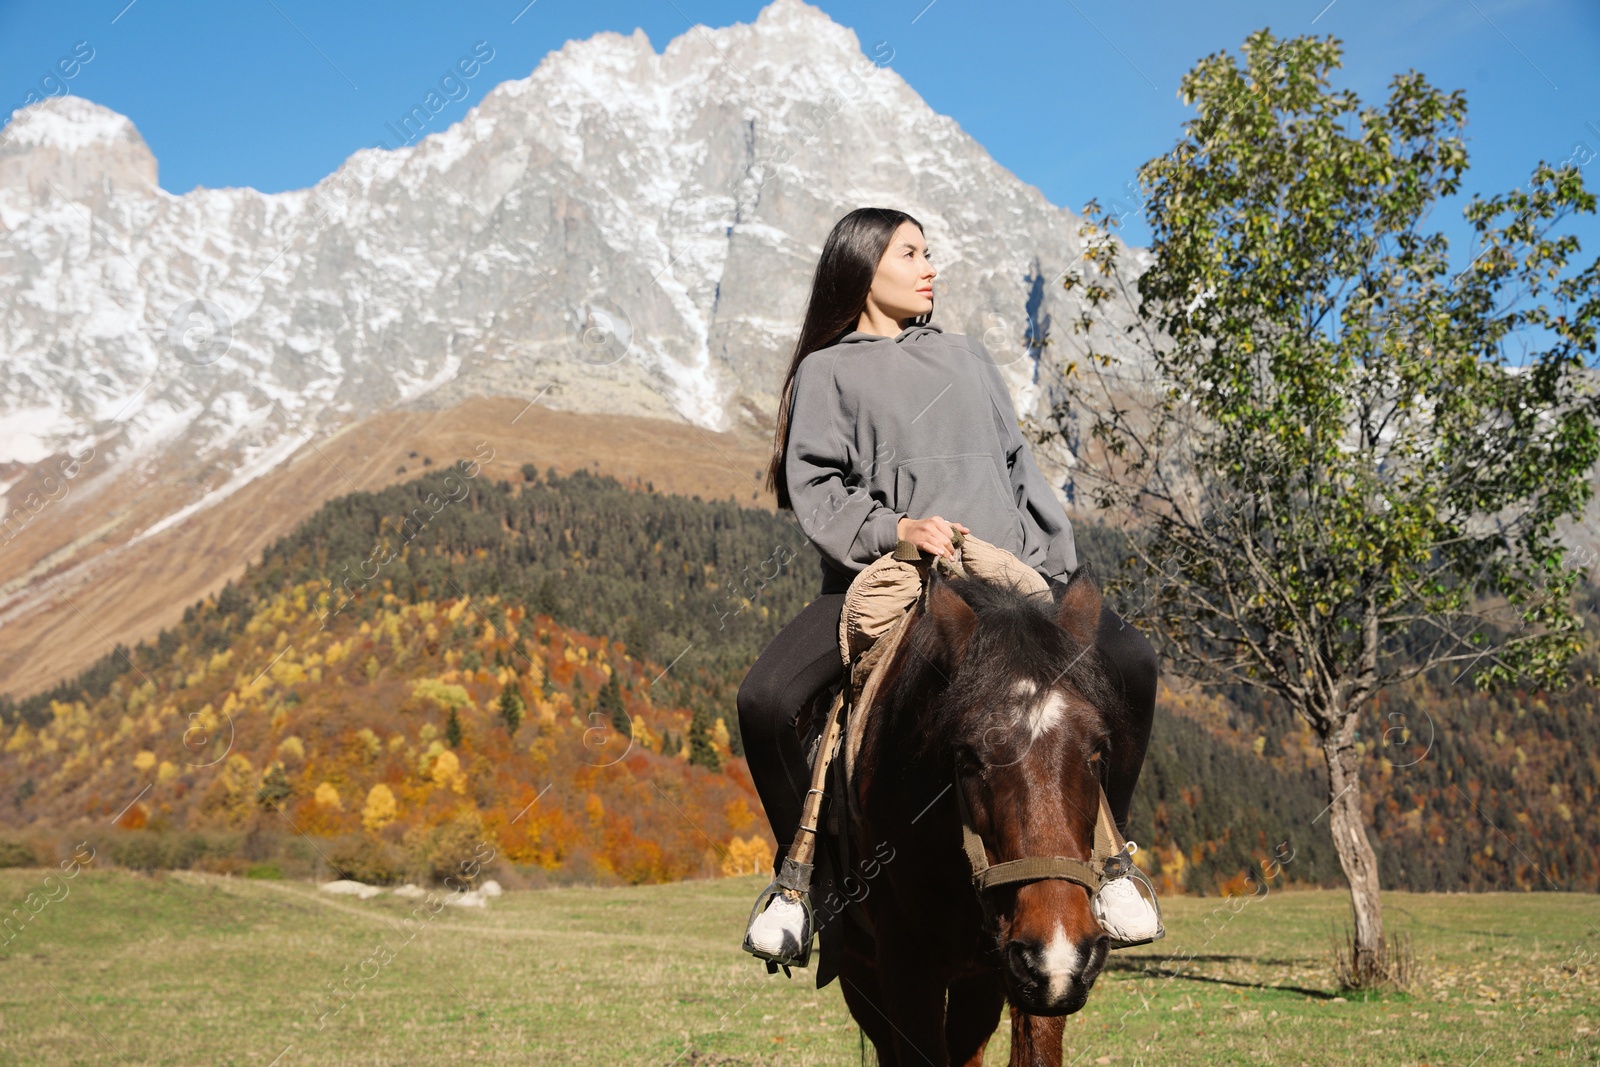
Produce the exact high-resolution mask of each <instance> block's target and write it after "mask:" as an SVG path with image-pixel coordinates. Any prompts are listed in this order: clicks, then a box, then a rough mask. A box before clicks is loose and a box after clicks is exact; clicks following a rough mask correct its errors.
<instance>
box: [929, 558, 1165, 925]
mask: <svg viewBox="0 0 1600 1067" xmlns="http://www.w3.org/2000/svg"><path fill="white" fill-rule="evenodd" d="M952 540H953V541H954V542H955V544H956V547H957V548H959V547H960V545H961V532H960V531H959V530H957V531H956V534H955V537H954V538H953V539H952ZM934 565H935V566H938V567H942V568H944V570H945V571H946V572H947V573H949V574H951V575H952V576H954V577H962V578H964V577H966V569H965V568H964V567H963V566H962V565H961V562H960V560H959V559H954V560H952V559H946V558H945V557H943V556H939V557H936V558H935V560H934ZM917 599H918V603H919V606H920V607H922V609H923V610H924V611H925V610H926V608H927V600H928V583H926V582H924V583H923V586H922V590H921V593H920V595H919V596H918V598H917ZM955 770H956V773H955V778H954V782H955V791H956V805H957V807H958V808H959V809H960V811H961V847H962V850H963V851H965V852H966V854H967V865H968V866H969V867H971V868H972V887H973V890H974V891H975V892H976V893H977V895H978V904H979V905H980V906H981V907H982V909H983V923H984V928H985V929H986V930H988V931H993V930H994V929H995V928H996V925H997V923H996V915H995V911H994V904H993V899H992V898H991V897H990V895H989V891H990V890H992V889H999V888H1001V887H1002V886H1008V885H1025V884H1029V883H1032V882H1040V881H1044V880H1046V879H1050V878H1060V879H1062V880H1064V881H1068V882H1073V883H1076V884H1077V885H1081V886H1082V887H1083V888H1084V889H1085V890H1087V891H1088V893H1089V895H1090V896H1091V897H1093V896H1094V895H1095V893H1097V892H1099V891H1100V887H1101V886H1103V885H1105V884H1106V883H1107V882H1110V881H1113V880H1115V879H1117V878H1121V877H1122V876H1124V875H1126V874H1127V873H1128V872H1129V871H1130V870H1132V869H1133V861H1132V859H1130V856H1131V854H1132V852H1133V850H1134V849H1136V848H1137V847H1138V846H1137V845H1133V846H1130V845H1129V843H1128V842H1126V841H1124V840H1123V837H1122V834H1121V833H1119V832H1118V831H1117V823H1116V820H1115V819H1114V818H1113V817H1112V815H1111V805H1110V804H1109V803H1107V802H1106V793H1105V788H1104V787H1103V786H1101V785H1100V783H1099V782H1098V781H1097V782H1096V783H1095V792H1096V794H1097V795H1098V797H1099V806H1098V809H1097V810H1096V812H1095V820H1094V844H1093V845H1092V846H1091V848H1090V851H1089V858H1088V859H1086V860H1084V859H1079V858H1077V857H1075V856H1026V857H1023V858H1022V859H1015V860H1006V861H1004V862H1003V863H995V864H990V862H989V857H988V854H987V852H985V850H984V847H983V838H982V837H980V836H979V835H978V831H977V830H976V829H975V828H974V827H973V825H972V812H971V810H970V809H969V808H968V807H967V797H966V793H965V791H964V790H963V789H962V788H961V775H960V770H959V768H956V769H955Z"/></svg>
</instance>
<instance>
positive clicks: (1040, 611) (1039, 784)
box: [910, 567, 1120, 1015]
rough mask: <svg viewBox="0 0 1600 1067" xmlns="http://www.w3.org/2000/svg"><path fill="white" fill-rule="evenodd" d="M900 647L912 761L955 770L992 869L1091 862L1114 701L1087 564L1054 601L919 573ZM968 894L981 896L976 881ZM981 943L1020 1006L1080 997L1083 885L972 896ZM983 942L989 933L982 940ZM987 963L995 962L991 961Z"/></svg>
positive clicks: (1039, 884) (1038, 1010) (1048, 1006)
mask: <svg viewBox="0 0 1600 1067" xmlns="http://www.w3.org/2000/svg"><path fill="white" fill-rule="evenodd" d="M929 580H930V583H931V584H930V585H929V588H928V590H927V594H928V595H927V599H926V601H925V604H926V607H925V611H926V617H925V618H923V619H921V620H918V621H919V625H917V626H916V627H915V628H914V629H913V630H912V633H911V638H910V640H911V644H912V647H913V650H914V652H915V653H916V654H917V656H916V657H914V658H920V661H921V663H922V664H923V665H924V668H925V673H926V674H927V676H928V677H930V678H933V679H936V681H934V683H933V684H932V685H930V686H928V687H926V688H925V689H924V694H925V697H926V701H927V702H926V703H925V704H924V705H923V706H922V707H921V708H920V709H919V711H920V715H919V716H918V717H919V718H920V722H919V723H918V728H917V731H916V734H915V742H914V746H913V752H912V754H911V757H912V762H914V763H915V764H917V765H919V766H922V767H925V768H926V769H927V770H928V771H930V772H931V771H934V770H935V769H937V771H938V773H939V774H940V777H944V778H948V777H949V776H951V775H952V774H953V775H954V778H955V783H954V787H955V788H956V789H959V790H961V798H960V799H962V800H964V801H965V804H966V807H967V810H968V812H969V813H970V818H971V822H972V826H973V828H974V829H975V830H976V832H977V834H978V836H979V837H980V838H981V839H982V844H983V849H984V851H985V853H986V855H987V858H988V861H989V863H990V864H991V865H993V864H1000V863H1003V862H1006V861H1010V860H1018V859H1023V858H1026V857H1049V856H1064V857H1072V858H1075V859H1080V860H1085V861H1087V860H1089V859H1090V857H1091V850H1092V847H1093V844H1094V840H1095V838H1094V833H1095V820H1096V816H1097V814H1098V813H1099V804H1100V787H1101V783H1102V781H1103V774H1104V767H1105V761H1106V757H1107V754H1108V752H1109V750H1110V747H1111V745H1112V744H1114V743H1115V741H1114V738H1113V737H1112V731H1111V730H1110V729H1109V728H1108V722H1110V721H1115V715H1114V714H1113V713H1112V710H1113V702H1114V701H1116V700H1118V699H1120V698H1119V697H1118V696H1117V692H1118V690H1117V689H1116V687H1115V685H1114V684H1113V683H1112V681H1111V679H1112V678H1114V677H1115V675H1114V672H1113V669H1112V667H1111V666H1110V664H1109V663H1108V662H1107V660H1106V659H1105V657H1104V654H1103V653H1102V652H1101V651H1100V650H1099V649H1098V648H1097V647H1096V646H1095V640H1094V639H1095V631H1096V628H1097V627H1098V625H1099V621H1100V612H1101V597H1100V590H1099V588H1098V586H1097V585H1096V583H1095V581H1094V579H1093V577H1092V576H1091V575H1090V574H1089V573H1088V570H1087V568H1086V567H1079V568H1078V570H1077V571H1075V572H1074V573H1073V575H1072V577H1071V580H1070V581H1069V582H1068V583H1067V586H1066V589H1065V591H1064V592H1063V593H1062V595H1061V598H1060V601H1059V604H1053V603H1052V602H1051V600H1050V598H1048V597H1047V596H1044V595H1041V594H1027V593H1023V592H1022V591H1020V590H1018V589H1015V588H1013V587H1011V586H1007V585H999V584H989V583H986V582H983V581H980V580H978V579H976V578H951V579H946V578H944V577H943V576H941V575H939V574H938V571H937V568H935V571H934V573H933V574H932V575H930V578H929ZM973 891H974V892H979V891H978V890H976V888H975V887H974V890H973ZM980 896H984V897H986V898H987V899H985V900H983V901H982V903H983V905H984V907H983V912H984V915H985V920H986V923H987V924H989V925H988V926H987V928H986V929H985V931H984V933H985V944H986V951H990V952H992V953H993V954H994V955H998V957H999V958H998V963H999V966H1000V969H1001V971H1002V973H1003V975H1004V980H1005V985H1006V990H1007V993H1008V995H1009V998H1010V1000H1011V1002H1012V1003H1013V1004H1014V1005H1016V1007H1017V1008H1019V1009H1020V1010H1022V1011H1024V1012H1026V1013H1027V1014H1030V1015H1067V1014H1071V1013H1072V1012H1075V1011H1077V1010H1079V1009H1080V1008H1082V1007H1083V1005H1084V1002H1085V1000H1086V999H1087V998H1088V995H1089V990H1090V989H1091V987H1092V986H1093V985H1094V981H1095V978H1096V977H1097V976H1098V975H1099V973H1100V969H1101V967H1102V966H1103V965H1104V963H1105V958H1106V951H1107V941H1106V936H1105V934H1104V932H1103V931H1102V930H1101V929H1100V926H1099V924H1098V923H1097V922H1096V921H1095V918H1094V916H1093V914H1092V913H1091V911H1090V905H1089V891H1088V890H1087V889H1086V888H1085V886H1084V885H1081V884H1078V883H1077V882H1073V881H1069V880H1065V879H1064V878H1063V877H1058V876H1049V877H1039V878H1038V879H1037V880H1030V881H1026V882H1024V883H1022V884H1007V885H995V886H990V887H989V888H988V889H987V890H985V891H982V892H980ZM989 938H992V941H991V940H989ZM991 962H994V961H993V959H992V957H991Z"/></svg>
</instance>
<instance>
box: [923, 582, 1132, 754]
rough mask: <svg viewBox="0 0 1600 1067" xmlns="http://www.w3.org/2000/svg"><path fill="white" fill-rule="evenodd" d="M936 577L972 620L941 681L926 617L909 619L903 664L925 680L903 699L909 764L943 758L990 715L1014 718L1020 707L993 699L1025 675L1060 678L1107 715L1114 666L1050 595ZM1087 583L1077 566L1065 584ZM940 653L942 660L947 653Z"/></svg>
mask: <svg viewBox="0 0 1600 1067" xmlns="http://www.w3.org/2000/svg"><path fill="white" fill-rule="evenodd" d="M940 580H942V581H943V582H944V584H945V585H946V586H947V587H948V589H949V590H950V591H951V592H952V593H955V594H956V595H957V596H959V597H960V598H961V599H962V600H963V601H965V602H966V604H967V606H968V607H969V608H971V609H972V611H973V613H974V614H976V615H977V617H978V621H977V625H976V626H975V627H974V628H973V630H972V635H971V637H970V638H969V639H968V641H967V646H966V651H965V652H964V653H963V654H962V656H961V662H960V664H959V665H957V668H956V670H955V673H954V676H953V677H950V678H949V679H948V684H945V679H943V678H941V677H940V673H946V674H948V671H945V670H943V669H942V668H939V667H937V666H935V665H934V663H933V662H932V658H933V657H930V656H929V652H930V650H931V649H930V646H931V645H932V644H933V643H934V641H935V640H936V638H934V637H933V627H932V626H924V625H922V624H923V623H924V622H925V621H926V620H925V619H916V620H913V622H914V623H916V624H917V625H916V626H915V628H914V629H913V631H912V633H911V635H910V637H911V641H910V642H909V643H910V644H911V645H912V648H911V651H910V652H909V655H910V657H911V658H912V660H913V661H914V662H908V663H907V664H906V666H907V667H909V668H911V669H912V671H913V672H915V673H917V674H920V675H922V676H923V679H924V684H923V685H919V686H916V687H915V688H917V689H918V690H920V692H919V693H918V694H916V695H910V694H908V697H909V699H910V700H912V701H915V702H916V706H915V707H914V708H913V710H912V712H911V714H910V715H909V716H908V719H909V721H910V722H911V723H913V724H914V728H913V729H912V730H911V733H912V735H913V736H912V744H911V747H910V751H909V752H908V755H910V756H911V758H912V761H913V762H915V763H919V764H921V763H926V762H942V761H943V760H944V759H947V758H948V754H949V753H950V752H952V751H953V749H954V746H955V744H956V742H958V741H959V740H960V739H962V738H963V737H969V736H971V734H972V733H973V731H974V730H975V729H976V728H977V726H978V725H979V723H980V722H982V721H984V720H989V719H990V717H991V716H993V715H994V714H995V713H996V712H997V711H1002V710H1012V711H1014V712H1015V713H1017V714H1019V715H1020V714H1021V712H1022V709H1021V708H1020V707H1018V708H1015V709H1005V708H1002V707H998V706H996V704H995V701H994V697H995V694H996V693H1005V692H1009V691H1010V689H1011V686H1012V684H1013V683H1014V682H1016V681H1018V680H1020V679H1024V678H1026V679H1032V680H1033V681H1036V682H1038V683H1040V684H1052V683H1053V684H1057V685H1059V684H1061V682H1062V681H1063V680H1065V682H1066V683H1067V684H1068V685H1069V686H1070V687H1071V688H1072V689H1074V690H1076V691H1077V692H1078V693H1079V694H1080V695H1082V696H1083V698H1084V699H1085V700H1087V701H1088V702H1089V704H1090V705H1091V706H1092V707H1094V708H1095V709H1097V710H1098V711H1099V712H1100V713H1101V715H1102V716H1110V715H1114V709H1115V708H1116V707H1117V705H1118V702H1120V700H1121V699H1122V698H1121V693H1120V689H1119V687H1118V686H1117V684H1116V683H1115V681H1114V679H1115V677H1116V674H1115V669H1114V667H1113V665H1112V664H1111V662H1110V660H1109V659H1108V658H1107V656H1106V654H1105V653H1104V652H1103V651H1102V650H1101V649H1100V648H1099V647H1098V646H1097V645H1094V644H1093V643H1090V644H1088V645H1087V646H1085V645H1084V644H1082V643H1080V642H1079V641H1078V640H1077V639H1076V638H1074V637H1073V636H1072V635H1071V634H1070V633H1068V632H1067V630H1066V629H1065V628H1063V627H1062V626H1061V624H1060V623H1059V622H1058V621H1057V615H1058V605H1057V604H1056V602H1054V601H1053V600H1052V598H1051V597H1049V596H1044V595H1038V594H1030V593H1026V592H1024V591H1022V590H1021V589H1019V588H1017V587H1016V586H1013V585H1009V584H1003V583H990V582H986V581H983V580H982V579H980V578H976V577H966V578H949V579H940ZM1091 580H1092V578H1091V577H1090V576H1089V575H1088V574H1087V571H1086V568H1084V567H1079V568H1078V569H1077V570H1075V571H1074V572H1073V573H1072V577H1071V578H1070V579H1069V581H1068V583H1067V584H1068V586H1069V588H1070V587H1071V586H1072V585H1073V584H1074V583H1076V582H1079V581H1091ZM1096 622H1097V623H1098V620H1096ZM918 653H921V655H918ZM945 656H946V659H948V653H945ZM1063 668H1065V669H1063ZM941 689H942V692H941V691H940V690H941ZM929 697H932V698H933V699H928V698H929ZM936 757H937V758H936Z"/></svg>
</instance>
